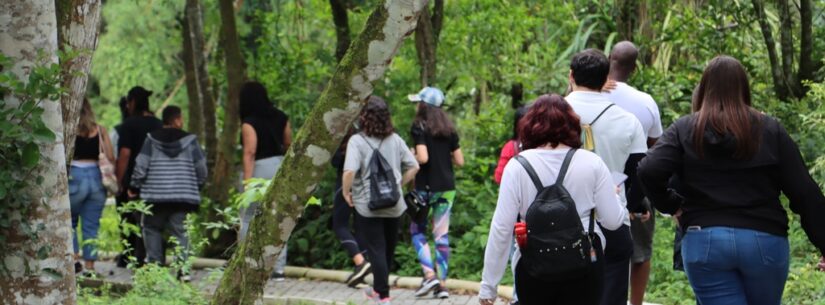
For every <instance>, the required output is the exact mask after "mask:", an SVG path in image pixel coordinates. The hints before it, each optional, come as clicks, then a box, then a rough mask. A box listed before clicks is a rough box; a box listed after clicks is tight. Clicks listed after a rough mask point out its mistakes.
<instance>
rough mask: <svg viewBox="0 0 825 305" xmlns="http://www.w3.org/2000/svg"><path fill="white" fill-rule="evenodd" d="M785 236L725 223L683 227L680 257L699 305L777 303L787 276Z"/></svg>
mask: <svg viewBox="0 0 825 305" xmlns="http://www.w3.org/2000/svg"><path fill="white" fill-rule="evenodd" d="M789 251H790V250H789V246H788V239H787V238H786V237H782V236H777V235H772V234H768V233H764V232H759V231H754V230H748V229H738V228H730V227H707V228H700V227H693V226H691V227H688V230H687V233H685V236H684V239H683V240H682V257H683V259H684V264H685V272H686V273H687V276H688V280H689V281H690V286H691V287H692V288H693V292H694V293H695V294H696V298H697V300H698V301H699V303H701V304H702V305H779V304H780V303H781V302H782V292H783V289H784V288H785V280H786V279H787V278H788V260H789Z"/></svg>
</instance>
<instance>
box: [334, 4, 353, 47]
mask: <svg viewBox="0 0 825 305" xmlns="http://www.w3.org/2000/svg"><path fill="white" fill-rule="evenodd" d="M344 1H345V0H329V6H330V8H331V9H332V22H333V23H334V24H335V38H336V46H335V58H336V59H338V61H339V62H340V61H341V59H343V58H344V55H346V54H347V49H349V44H350V42H351V41H352V39H350V33H349V16H348V15H349V14H348V13H347V6H346V3H344Z"/></svg>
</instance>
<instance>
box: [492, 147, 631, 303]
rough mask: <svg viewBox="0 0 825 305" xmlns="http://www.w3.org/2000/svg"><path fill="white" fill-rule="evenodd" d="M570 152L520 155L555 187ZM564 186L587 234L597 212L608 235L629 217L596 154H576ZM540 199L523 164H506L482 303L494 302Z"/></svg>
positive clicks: (495, 217) (560, 149) (517, 254)
mask: <svg viewBox="0 0 825 305" xmlns="http://www.w3.org/2000/svg"><path fill="white" fill-rule="evenodd" d="M568 150H569V148H559V149H553V150H549V149H530V150H526V151H523V152H521V154H520V155H521V156H523V157H524V158H526V159H527V161H529V162H530V166H532V167H533V169H535V171H536V173H537V174H538V176H539V179H540V180H541V181H542V184H544V185H545V186H549V185H551V184H553V183H555V181H556V177H558V174H559V170H560V168H561V165H562V163H563V162H564V157H565V155H566V154H567V151H568ZM562 184H563V185H564V187H565V188H566V189H567V191H568V192H569V193H570V196H571V197H572V198H573V200H574V201H575V202H576V210H577V211H578V213H579V218H580V219H581V222H582V226H583V227H584V228H585V230H587V228H588V225H589V224H590V210H592V209H594V208H595V209H596V220H597V221H598V222H599V223H600V224H601V225H602V226H604V227H605V228H607V229H609V230H615V229H618V228H619V227H620V226H621V225H622V222H623V221H624V219H625V218H626V217H627V209H625V207H624V206H623V205H622V204H621V203H619V201H618V196H616V187H615V186H614V185H613V180H612V178H611V175H610V170H608V169H607V166H606V165H605V164H604V162H602V160H601V159H600V158H599V157H598V156H596V155H595V154H594V153H592V152H589V151H586V150H583V149H579V150H578V151H576V154H575V155H573V159H572V160H571V161H570V167H568V169H567V174H565V176H564V182H562ZM537 193H538V190H536V187H535V186H534V184H533V182H532V180H531V179H530V176H529V175H528V174H527V171H526V170H524V167H523V166H522V165H521V163H519V162H518V161H515V160H513V161H511V162H507V166H505V167H504V175H503V176H502V179H501V188H500V189H499V193H498V203H497V204H496V211H495V214H493V221H492V223H491V224H490V233H489V236H488V238H487V249H486V251H485V252H484V270H483V271H482V274H481V291H479V297H480V298H483V299H489V298H493V297H495V296H496V291H497V289H496V287H497V286H498V283H499V281H500V280H501V277H502V275H503V274H504V268H506V266H507V256H508V255H509V253H510V246H511V240H512V239H513V226H514V224H515V222H516V218H517V216H521V218H522V219H524V218H525V215H526V214H527V208H529V207H530V204H532V203H533V200H534V199H535V198H536V194H537ZM594 231H595V233H596V234H598V235H599V237H601V240H602V246H603V247H604V246H605V245H606V241H605V239H604V235H603V234H602V231H601V229H600V228H599V226H595V227H594ZM520 257H521V253H520V252H519V250H518V249H516V252H515V253H514V254H513V265H514V266H515V265H516V263H517V262H518V260H519V258H520Z"/></svg>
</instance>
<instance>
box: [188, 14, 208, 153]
mask: <svg viewBox="0 0 825 305" xmlns="http://www.w3.org/2000/svg"><path fill="white" fill-rule="evenodd" d="M181 25H182V27H183V31H182V33H181V34H182V35H181V36H183V54H182V56H181V57H182V58H183V71H184V76H185V78H186V97H187V99H188V101H189V117H188V120H187V121H186V122H187V129H189V132H191V133H193V134H195V135H197V136H198V138H199V139H203V136H204V132H203V109H202V108H201V101H200V97H199V96H198V94H199V92H198V83H197V81H198V80H197V77H196V76H195V63H194V59H193V58H192V57H193V56H194V54H193V53H194V52H193V51H192V39H191V38H190V37H191V36H190V34H189V33H190V31H189V22H188V20H186V17H184V20H183V22H181ZM210 165H211V164H210Z"/></svg>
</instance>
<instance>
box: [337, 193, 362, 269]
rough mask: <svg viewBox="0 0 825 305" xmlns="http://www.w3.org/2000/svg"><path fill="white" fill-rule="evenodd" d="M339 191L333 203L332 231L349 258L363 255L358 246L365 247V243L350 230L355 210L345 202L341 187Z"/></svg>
mask: <svg viewBox="0 0 825 305" xmlns="http://www.w3.org/2000/svg"><path fill="white" fill-rule="evenodd" d="M337 189H338V191H336V192H335V196H334V198H333V201H332V202H333V206H332V230H333V231H334V232H335V236H337V237H338V241H340V242H341V246H343V247H344V249H346V250H347V253H348V254H349V256H350V257H354V256H355V255H357V254H360V253H361V248H360V247H359V246H358V245H363V244H364V242H363V240H362V239H361V238H360V237H355V236H352V231H350V228H349V218H350V216H351V215H352V214H353V210H354V209H353V208H351V207H350V206H349V205H348V204H347V201H346V200H344V195H342V193H341V187H340V186H339V187H338V188H337Z"/></svg>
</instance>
